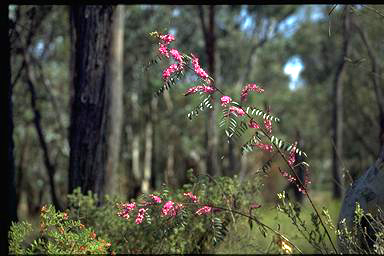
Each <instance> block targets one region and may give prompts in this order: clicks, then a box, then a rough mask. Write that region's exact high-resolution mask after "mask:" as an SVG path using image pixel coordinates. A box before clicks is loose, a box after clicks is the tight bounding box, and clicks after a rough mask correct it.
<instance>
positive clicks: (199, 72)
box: [191, 53, 210, 83]
mask: <svg viewBox="0 0 384 256" xmlns="http://www.w3.org/2000/svg"><path fill="white" fill-rule="evenodd" d="M191 56H192V66H193V68H194V70H195V73H196V74H197V75H198V76H199V77H201V78H202V79H204V80H205V81H206V82H208V83H210V80H209V79H208V74H207V73H206V72H205V71H204V70H203V69H202V68H201V67H200V64H199V58H197V57H196V56H194V55H193V54H192V53H191Z"/></svg>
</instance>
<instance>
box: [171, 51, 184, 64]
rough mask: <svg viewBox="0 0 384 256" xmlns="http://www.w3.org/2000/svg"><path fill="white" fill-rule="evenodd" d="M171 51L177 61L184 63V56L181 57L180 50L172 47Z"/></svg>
mask: <svg viewBox="0 0 384 256" xmlns="http://www.w3.org/2000/svg"><path fill="white" fill-rule="evenodd" d="M169 52H170V53H171V55H172V57H173V58H174V59H175V60H176V61H177V62H179V64H182V63H183V58H182V57H181V54H180V53H179V51H178V50H176V49H174V48H172V49H171V50H170V51H169Z"/></svg>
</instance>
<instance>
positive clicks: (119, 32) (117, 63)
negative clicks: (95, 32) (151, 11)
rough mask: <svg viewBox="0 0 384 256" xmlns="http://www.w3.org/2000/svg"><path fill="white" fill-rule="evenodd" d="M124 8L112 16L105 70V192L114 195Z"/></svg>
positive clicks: (120, 120)
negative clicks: (108, 101) (108, 91)
mask: <svg viewBox="0 0 384 256" xmlns="http://www.w3.org/2000/svg"><path fill="white" fill-rule="evenodd" d="M124 10H125V9H124V6H123V5H119V6H117V7H116V11H115V13H114V15H113V21H112V28H111V43H110V57H109V63H108V69H107V82H106V83H107V84H108V87H109V88H110V94H109V97H110V104H111V105H110V108H109V112H108V120H109V121H108V123H109V126H110V129H109V134H108V141H107V144H108V159H107V167H106V180H105V182H106V185H105V186H106V192H107V193H108V194H110V195H114V194H116V192H117V191H118V187H119V182H118V173H117V172H118V166H119V159H120V157H119V156H120V145H121V130H122V121H123V55H124V54H123V52H124V51H123V49H124V17H125V15H124Z"/></svg>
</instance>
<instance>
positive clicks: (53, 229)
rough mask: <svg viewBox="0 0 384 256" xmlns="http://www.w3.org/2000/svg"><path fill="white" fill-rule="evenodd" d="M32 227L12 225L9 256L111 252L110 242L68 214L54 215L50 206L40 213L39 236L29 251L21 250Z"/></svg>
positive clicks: (53, 210) (42, 209)
mask: <svg viewBox="0 0 384 256" xmlns="http://www.w3.org/2000/svg"><path fill="white" fill-rule="evenodd" d="M32 231H33V230H32V226H31V224H29V223H27V222H20V223H17V224H15V223H14V224H13V225H12V227H11V230H10V233H9V237H10V247H9V250H10V253H12V254H31V253H33V254H36V253H38V254H40V253H41V254H84V253H86V254H88V253H97V254H106V253H112V251H111V250H110V247H111V245H112V244H111V243H110V242H108V241H107V240H105V239H102V238H101V237H99V236H98V235H97V234H96V232H95V231H93V230H92V229H91V228H89V227H86V225H84V224H82V223H81V222H80V221H79V220H72V219H71V216H70V214H68V212H57V211H56V210H55V209H54V207H53V206H52V205H48V206H43V207H42V208H41V210H40V235H39V238H37V239H35V240H34V241H33V242H32V243H30V246H29V247H28V248H23V247H22V243H23V241H24V239H25V237H27V236H28V234H30V233H31V232H32Z"/></svg>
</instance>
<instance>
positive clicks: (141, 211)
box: [135, 208, 148, 224]
mask: <svg viewBox="0 0 384 256" xmlns="http://www.w3.org/2000/svg"><path fill="white" fill-rule="evenodd" d="M147 210H148V208H141V209H139V212H138V214H137V217H136V220H135V223H136V224H141V223H142V222H143V220H144V214H145V212H146V211H147Z"/></svg>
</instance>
